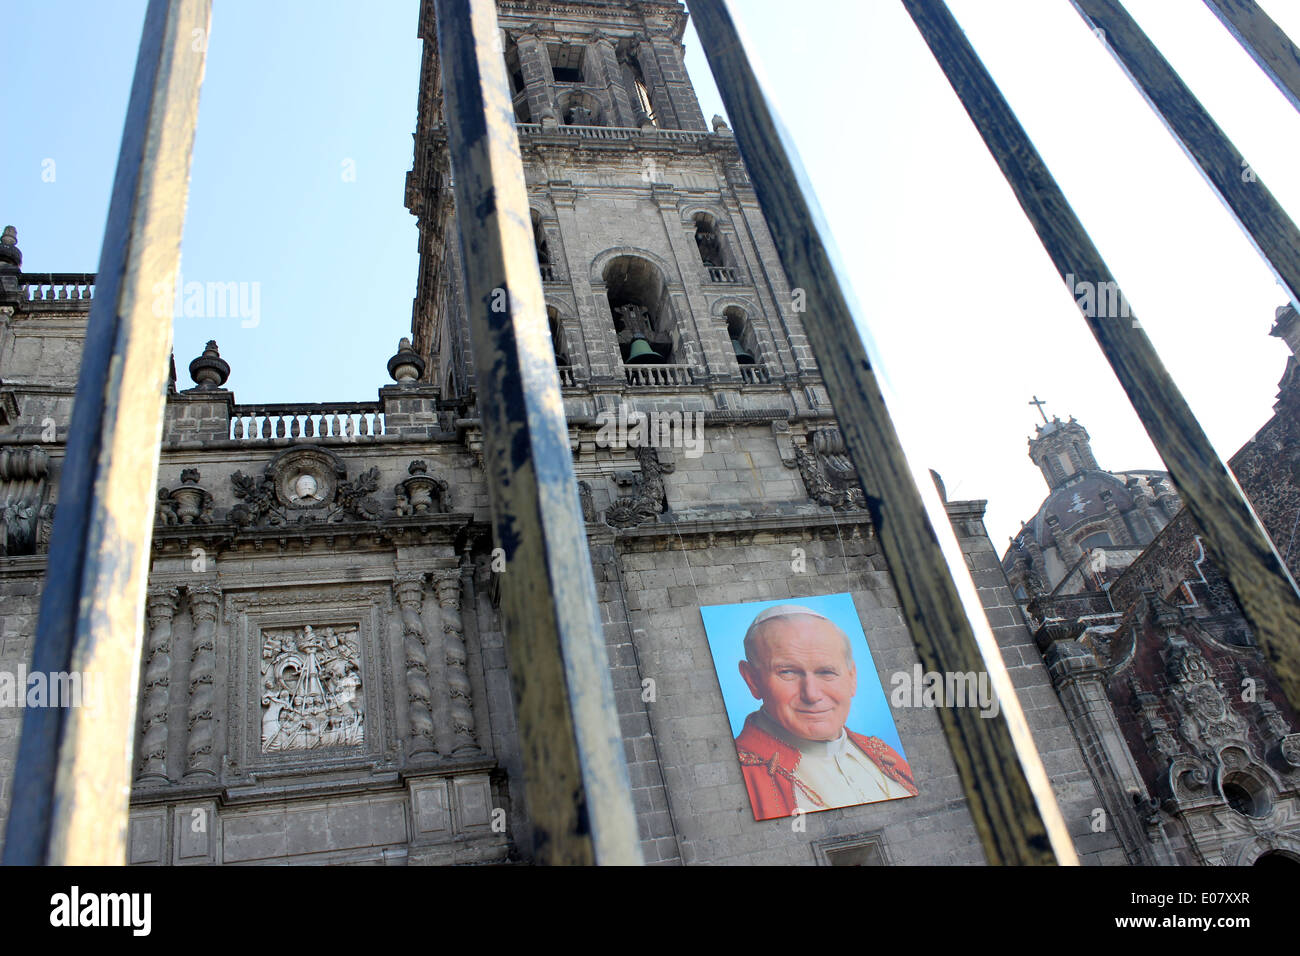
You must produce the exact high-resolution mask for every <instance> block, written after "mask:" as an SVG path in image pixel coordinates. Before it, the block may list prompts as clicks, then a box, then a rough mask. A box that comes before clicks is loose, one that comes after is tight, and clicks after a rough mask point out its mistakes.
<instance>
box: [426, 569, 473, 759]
mask: <svg viewBox="0 0 1300 956" xmlns="http://www.w3.org/2000/svg"><path fill="white" fill-rule="evenodd" d="M460 577H461V574H460V569H459V568H457V569H455V570H452V571H440V572H438V573H437V574H435V575H434V579H433V583H434V587H435V588H437V591H438V606H439V607H440V608H442V633H443V646H444V648H445V653H446V662H447V670H446V675H445V676H446V681H447V692H448V694H449V696H450V698H451V707H450V711H449V715H450V723H451V727H450V730H449V732H448V734H447V740H446V743H445V744H443V745H442V746H441V747H440V748H439V749H440V750H441V751H442V752H443V753H444V754H461V753H477V752H478V749H479V747H478V743H477V742H476V741H475V739H474V709H473V705H472V700H471V694H470V686H469V673H468V672H467V671H466V669H465V624H464V622H463V621H462V620H461V616H460V594H461V580H460Z"/></svg>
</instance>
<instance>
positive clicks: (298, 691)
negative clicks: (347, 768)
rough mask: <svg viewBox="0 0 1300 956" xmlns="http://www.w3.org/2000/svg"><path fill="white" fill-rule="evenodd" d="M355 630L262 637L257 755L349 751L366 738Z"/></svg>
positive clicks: (281, 631) (288, 631)
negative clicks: (330, 749) (322, 749)
mask: <svg viewBox="0 0 1300 956" xmlns="http://www.w3.org/2000/svg"><path fill="white" fill-rule="evenodd" d="M360 659H361V641H360V635H359V632H358V631H357V629H356V627H354V626H348V627H339V628H334V627H325V628H323V629H319V630H318V629H316V628H313V627H312V626H311V625H310V624H309V625H307V626H306V627H303V628H301V629H298V628H275V629H272V630H266V631H263V632H262V690H261V702H262V707H261V717H262V753H277V752H281V751H286V750H315V749H317V748H319V747H350V746H356V745H359V744H361V743H362V742H363V741H364V739H365V700H364V698H363V697H362V694H361V662H360Z"/></svg>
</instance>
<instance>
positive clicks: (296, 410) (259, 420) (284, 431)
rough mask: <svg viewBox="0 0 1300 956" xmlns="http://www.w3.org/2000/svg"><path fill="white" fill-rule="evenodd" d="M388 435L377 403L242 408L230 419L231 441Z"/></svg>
mask: <svg viewBox="0 0 1300 956" xmlns="http://www.w3.org/2000/svg"><path fill="white" fill-rule="evenodd" d="M384 434H387V432H386V431H385V423H384V414H383V412H382V411H381V410H380V406H379V405H378V404H375V403H364V402H356V403H351V404H346V405H238V406H236V407H235V411H234V414H233V415H231V418H230V438H232V439H236V440H241V441H273V440H275V439H286V438H301V439H322V438H338V439H342V440H345V441H347V440H357V439H372V438H378V437H379V436H381V435H384Z"/></svg>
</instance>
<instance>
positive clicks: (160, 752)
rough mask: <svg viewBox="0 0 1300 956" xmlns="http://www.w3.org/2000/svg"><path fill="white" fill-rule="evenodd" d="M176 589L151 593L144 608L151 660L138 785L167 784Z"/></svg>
mask: <svg viewBox="0 0 1300 956" xmlns="http://www.w3.org/2000/svg"><path fill="white" fill-rule="evenodd" d="M178 593H179V592H178V591H177V589H176V588H159V589H156V590H152V591H150V592H149V598H148V601H147V603H146V605H145V608H146V617H147V620H148V626H149V644H148V652H149V657H148V659H147V661H146V663H145V667H144V701H143V703H142V710H143V712H144V722H143V725H142V727H141V733H142V738H143V739H142V740H141V743H140V768H139V772H138V773H137V775H136V783H138V784H153V783H166V782H167V779H168V778H167V705H168V700H169V696H170V687H169V686H168V685H169V683H170V681H171V669H172V620H173V619H174V618H175V616H176V599H177V595H178Z"/></svg>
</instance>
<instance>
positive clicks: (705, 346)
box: [0, 0, 1132, 865]
mask: <svg viewBox="0 0 1300 956" xmlns="http://www.w3.org/2000/svg"><path fill="white" fill-rule="evenodd" d="M498 9H499V16H500V25H501V28H502V32H503V55H504V57H505V60H506V67H507V73H508V75H509V77H510V82H511V87H512V93H513V101H514V109H515V112H516V119H517V121H518V132H519V140H520V146H521V148H522V152H523V161H524V168H525V172H526V177H527V182H528V188H529V199H530V208H531V214H532V221H533V229H534V235H535V239H536V246H537V254H538V268H539V271H540V273H541V278H542V281H543V285H544V289H545V294H546V310H547V316H546V319H547V321H548V322H549V326H550V330H551V335H552V340H553V342H554V347H555V355H556V365H557V376H558V379H559V383H560V386H561V392H562V395H563V399H564V406H565V413H566V415H567V418H568V424H569V438H570V446H571V448H572V452H573V460H574V465H575V469H576V472H577V477H578V487H577V488H575V489H574V494H576V495H579V496H580V500H581V503H582V509H583V515H584V518H585V519H586V530H587V538H588V544H589V547H590V552H591V558H592V565H593V571H594V574H595V579H596V582H597V590H598V596H599V600H600V606H601V614H602V619H603V621H604V624H605V637H606V641H607V647H608V653H609V667H610V675H611V679H612V682H613V685H614V689H615V697H616V700H617V705H618V710H619V719H620V730H621V733H622V736H623V739H624V742H625V753H626V758H627V763H628V766H629V771H630V778H631V784H632V787H633V797H634V800H635V808H636V812H637V817H638V823H639V827H640V836H641V845H642V849H643V852H644V856H645V859H646V860H647V861H648V862H651V863H658V864H672V865H678V864H717V863H779V864H815V863H830V864H845V863H877V864H879V863H895V864H920V863H948V864H974V863H979V862H981V861H982V859H983V856H982V853H981V850H980V846H979V843H978V839H977V836H976V832H975V828H974V825H973V823H972V820H971V816H970V813H969V811H968V808H967V804H966V800H965V797H964V794H963V791H962V788H961V786H960V784H959V782H958V778H957V772H956V767H955V765H954V762H953V759H952V754H951V753H950V751H949V749H948V745H947V742H946V740H945V738H944V736H943V733H942V731H941V729H940V724H939V719H938V715H937V713H936V711H935V710H934V709H933V708H928V707H923V706H898V707H895V708H894V709H893V713H892V716H893V719H894V722H895V724H896V726H897V730H898V733H899V735H900V738H901V740H902V741H903V743H904V745H905V747H906V751H907V759H908V761H909V762H910V765H911V771H912V774H913V775H914V777H915V781H916V788H917V790H918V793H917V794H916V795H915V796H910V797H908V798H906V799H894V800H889V801H887V802H880V803H873V804H866V805H859V806H854V807H846V808H842V809H832V810H826V811H823V812H819V813H816V814H811V815H808V816H807V817H806V818H801V819H799V820H798V821H797V824H798V825H794V824H792V822H791V820H788V819H775V820H766V821H761V822H758V821H756V820H755V819H754V816H753V814H752V813H751V810H750V806H749V802H748V799H747V794H746V789H745V786H744V784H743V782H742V776H741V769H740V767H739V765H738V762H737V754H736V748H735V746H734V743H733V733H732V730H731V728H730V727H729V725H728V717H727V714H726V712H725V710H724V704H723V698H722V694H721V692H720V687H719V680H718V677H717V676H716V675H715V671H714V668H713V664H712V662H711V659H710V649H709V645H708V643H707V642H706V635H705V631H704V628H703V625H702V623H701V613H700V608H701V606H705V605H717V604H725V603H735V602H746V601H760V600H793V601H797V600H798V599H800V598H810V597H816V596H819V595H828V594H833V593H839V592H847V593H849V594H851V596H852V601H853V605H854V607H855V609H856V611H857V614H858V616H859V618H860V620H861V623H862V626H863V629H864V631H865V634H866V638H867V642H868V645H869V647H870V650H871V654H872V658H873V663H874V669H875V671H876V674H874V675H867V677H870V678H878V679H879V680H880V681H881V683H882V685H883V686H884V687H886V688H888V687H890V686H891V675H895V674H900V673H903V674H910V673H911V672H912V671H913V668H914V667H917V666H919V662H918V660H917V657H916V654H915V651H914V649H913V646H912V643H911V640H910V638H909V635H908V633H907V629H906V627H905V626H904V623H903V621H902V619H901V617H900V614H899V611H898V602H897V598H896V596H895V593H894V589H893V585H892V583H891V579H890V575H889V573H888V571H887V570H886V568H885V563H884V560H883V558H882V556H881V553H880V549H879V546H878V544H877V541H876V539H875V535H874V531H873V527H872V523H871V520H870V518H869V515H868V513H867V511H866V510H865V508H864V507H863V505H864V498H863V491H862V489H861V487H860V485H859V483H858V479H857V476H856V473H855V472H854V469H853V467H852V464H851V462H850V461H849V459H848V456H847V454H846V451H845V447H844V443H843V439H842V437H841V435H840V432H839V430H838V428H837V424H836V418H835V412H834V409H833V408H832V407H831V405H830V402H829V399H828V396H827V392H826V389H825V386H824V384H823V383H822V380H821V378H820V376H819V373H818V368H817V364H816V361H815V359H814V356H813V354H812V352H811V350H810V348H809V345H808V341H807V339H806V337H805V334H804V331H803V327H802V323H801V315H800V312H799V309H798V301H799V297H798V296H797V294H796V293H795V290H792V289H791V288H790V287H789V284H788V282H787V280H786V278H785V276H784V275H783V272H782V269H781V266H780V263H779V261H778V259H777V256H776V254H775V250H774V247H773V243H772V239H771V237H770V235H769V233H768V227H767V224H766V223H765V221H764V219H763V216H762V214H761V212H760V210H759V206H758V202H757V200H756V197H755V194H754V191H753V188H752V186H751V185H750V182H749V180H748V177H747V175H746V173H745V169H744V166H743V164H742V162H741V157H740V154H739V151H738V149H737V147H736V144H735V141H734V139H733V138H732V136H731V134H730V131H729V130H728V128H727V126H726V124H725V123H724V122H723V121H722V120H721V119H720V118H714V119H713V120H712V122H706V120H705V118H704V116H703V115H702V114H701V112H700V107H699V105H698V102H697V100H696V96H695V93H694V90H693V87H692V85H691V82H690V79H689V78H688V76H687V75H686V71H685V69H684V66H683V50H682V35H683V30H684V27H685V22H686V11H685V10H684V8H683V7H682V6H681V5H680V4H678V3H675V2H661V0H645V2H635V0H609V2H604V0H601V2H597V0H567V2H562V3H543V2H536V0H501V2H500V3H499V4H498ZM418 29H419V33H420V36H421V37H422V38H423V40H424V60H423V67H422V71H421V87H420V91H419V100H418V120H417V127H416V135H415V158H414V163H413V168H412V170H411V172H410V174H409V176H408V178H407V182H406V186H405V201H406V205H407V207H408V208H409V209H410V211H411V213H412V214H413V215H414V216H415V217H416V218H417V220H418V224H419V234H420V249H421V260H420V269H419V277H418V283H417V287H416V293H415V300H414V307H413V315H412V327H411V335H410V338H409V339H404V340H403V342H402V343H401V345H400V346H399V348H398V350H397V352H396V354H395V355H394V356H393V358H392V359H391V360H390V362H389V364H388V373H389V376H390V377H391V379H392V383H391V384H387V385H384V386H383V387H381V388H379V391H378V397H377V400H376V401H375V402H371V403H360V404H356V403H345V404H330V403H328V402H323V401H320V400H319V398H320V397H319V396H315V397H311V399H310V400H309V401H307V402H304V403H303V404H301V405H283V406H255V405H244V404H240V403H238V402H237V401H236V398H235V394H234V392H233V391H232V390H230V389H229V388H227V384H228V382H229V381H231V380H232V379H233V380H234V381H235V382H237V381H238V369H234V370H232V369H231V368H230V366H229V365H228V364H227V363H226V362H225V360H223V359H222V358H221V356H220V353H219V349H218V346H217V345H216V344H215V343H210V344H209V346H208V348H207V349H205V350H204V352H203V354H202V355H200V356H197V357H195V358H194V360H193V361H192V362H191V363H190V365H189V377H190V379H191V380H192V382H193V384H192V386H191V385H189V383H188V382H184V381H179V380H177V381H174V384H173V387H172V389H171V390H170V393H169V395H168V401H167V411H166V423H165V428H164V434H163V445H162V464H161V468H160V471H159V479H158V481H159V487H158V489H157V521H156V525H155V529H154V542H153V555H152V563H151V569H150V578H149V592H148V605H147V613H146V621H145V627H146V632H145V638H144V648H143V656H142V660H141V662H140V674H141V680H140V686H139V689H138V692H139V728H138V738H137V742H136V757H135V782H134V786H133V789H132V795H131V827H130V836H129V849H128V853H129V862H131V863H133V864H176V865H190V864H243V863H270V862H277V863H283V862H289V863H340V864H343V863H375V864H420V863H435V864H436V863H500V862H507V861H513V862H527V860H528V852H529V851H528V848H529V847H530V845H531V840H530V836H529V808H528V781H527V780H526V779H525V777H524V772H523V769H522V766H521V762H520V758H519V752H518V744H517V736H516V723H515V713H514V703H513V699H512V695H511V687H510V671H511V666H512V662H511V660H510V659H509V656H508V654H507V652H506V645H505V642H504V640H503V635H502V633H501V630H500V624H499V621H498V617H497V613H496V609H495V604H494V600H495V595H496V594H497V589H498V585H499V580H500V575H501V574H502V573H506V574H508V573H509V571H508V570H505V571H502V569H501V568H500V567H499V566H497V564H496V562H495V560H494V557H493V547H494V545H493V542H492V540H491V537H490V525H489V522H488V500H487V494H486V489H485V485H484V482H483V473H482V464H481V450H482V434H481V430H480V425H479V419H478V401H479V396H478V394H477V390H476V382H475V376H474V371H473V368H474V365H473V356H472V351H471V346H470V343H469V338H468V334H467V325H466V318H465V312H464V306H463V298H462V292H461V271H460V261H459V257H460V250H459V248H458V241H457V238H456V237H457V229H456V219H455V216H456V211H455V209H454V207H453V201H452V195H451V191H450V189H449V177H450V176H451V172H452V171H451V169H450V167H449V160H448V154H447V148H446V128H445V126H444V116H443V114H442V111H441V92H440V83H441V77H440V69H439V63H438V59H437V54H436V38H435V25H434V23H433V13H432V6H431V4H427V3H426V4H424V6H423V9H422V10H421V14H420V19H419V24H418ZM394 198H395V199H396V196H395V197H394ZM93 284H94V277H93V276H90V275H68V274H62V275H49V274H46V275H32V274H28V273H24V272H23V271H22V257H21V253H20V252H19V251H18V246H17V237H16V235H14V234H13V233H12V232H10V233H9V234H8V235H7V236H6V239H5V241H4V243H3V245H2V246H0V383H2V384H0V444H2V447H3V451H2V452H0V507H3V509H4V523H3V527H4V538H3V545H4V548H3V551H0V599H2V600H3V602H4V607H5V612H4V615H3V625H2V626H3V631H0V670H7V671H17V670H18V669H19V668H21V667H23V666H25V662H26V661H27V660H29V658H30V654H31V648H32V641H33V638H34V634H35V626H36V615H37V609H38V606H39V596H40V588H41V581H42V576H43V573H44V561H45V550H46V543H47V541H48V538H49V527H50V522H51V520H52V517H53V515H54V513H55V511H56V509H57V507H58V501H57V490H58V478H59V470H60V463H61V459H62V442H63V441H64V439H65V437H66V429H67V423H68V421H69V418H70V411H71V405H72V400H73V391H74V386H75V381H76V375H77V368H78V364H79V358H80V349H81V342H82V337H83V335H84V330H85V323H86V318H87V313H88V307H89V301H88V300H89V298H90V297H91V296H92V295H93ZM375 371H376V373H377V374H376V378H377V379H378V378H379V375H378V373H379V371H380V370H378V369H377V370H375ZM173 378H174V379H176V378H178V377H177V376H173ZM633 413H646V414H649V413H654V414H656V415H657V416H660V420H661V421H666V422H668V423H669V424H670V425H671V426H673V427H676V428H679V431H678V432H676V433H674V434H676V435H677V436H678V437H679V438H680V439H681V440H680V441H669V442H656V441H650V440H645V439H641V440H610V438H609V433H608V432H607V431H604V430H605V429H607V428H609V426H610V423H611V422H614V423H617V422H618V421H619V420H620V418H621V420H623V421H628V420H629V419H630V418H631V420H635V419H634V417H632V416H633ZM983 509H984V503H983V502H981V501H949V502H947V510H948V514H949V517H950V519H951V521H952V524H953V528H954V530H955V531H956V533H957V535H958V538H959V540H960V542H961V545H962V548H963V551H964V552H965V555H966V558H967V561H968V562H969V565H970V568H971V571H972V573H973V575H974V579H975V582H976V585H977V587H978V588H979V591H980V593H981V596H982V597H983V601H984V604H985V607H986V610H987V614H988V617H989V620H990V623H991V624H992V626H993V629H994V633H995V634H996V636H997V639H998V642H999V645H1000V647H1001V648H1002V652H1003V655H1004V657H1005V660H1006V663H1007V665H1008V667H1009V668H1010V671H1011V674H1012V676H1013V680H1014V683H1015V685H1016V687H1017V691H1018V694H1019V696H1020V701H1021V704H1022V706H1023V707H1024V709H1025V712H1026V714H1027V716H1028V718H1029V721H1030V724H1031V727H1032V730H1033V733H1034V737H1035V740H1036V742H1037V744H1038V747H1039V749H1040V751H1041V753H1042V755H1043V760H1044V763H1045V764H1046V768H1047V771H1048V774H1049V776H1050V778H1051V780H1052V782H1053V784H1054V786H1055V788H1056V792H1057V795H1058V797H1059V800H1060V803H1061V806H1062V810H1063V812H1064V814H1065V818H1066V821H1067V824H1068V826H1069V830H1070V833H1071V835H1072V836H1073V838H1074V840H1075V843H1076V847H1077V849H1078V851H1079V853H1080V856H1081V857H1082V859H1083V860H1084V861H1085V862H1088V863H1124V862H1126V860H1129V859H1132V856H1131V854H1126V851H1125V848H1124V847H1123V845H1122V844H1121V841H1120V840H1119V838H1118V836H1117V835H1116V834H1115V832H1114V830H1113V829H1112V828H1110V827H1108V826H1106V825H1105V822H1104V821H1105V820H1106V819H1107V814H1109V813H1113V812H1114V811H1115V808H1114V807H1109V806H1108V805H1107V804H1106V800H1105V796H1104V793H1105V791H1104V790H1103V788H1101V787H1099V786H1098V781H1097V780H1096V779H1094V776H1093V775H1092V774H1091V773H1090V770H1089V767H1090V764H1089V763H1088V761H1087V760H1085V757H1084V754H1083V753H1082V752H1081V751H1080V748H1079V746H1078V743H1077V742H1076V738H1075V735H1074V732H1073V731H1072V729H1071V726H1070V724H1069V722H1068V721H1067V719H1066V716H1065V712H1064V711H1063V709H1062V707H1061V704H1060V702H1059V700H1058V698H1057V696H1056V694H1055V693H1054V692H1053V689H1052V684H1051V680H1050V678H1049V675H1048V672H1047V669H1046V668H1045V667H1044V665H1043V660H1042V657H1041V654H1040V652H1039V650H1038V649H1037V647H1036V646H1035V644H1034V640H1033V638H1032V637H1031V635H1030V633H1029V631H1028V629H1027V628H1026V626H1025V623H1024V619H1023V617H1022V614H1021V609H1020V607H1019V606H1018V604H1017V601H1016V599H1015V597H1014V596H1013V594H1012V592H1011V589H1010V587H1009V585H1008V582H1007V577H1006V574H1005V573H1004V571H1003V569H1002V567H1001V564H1000V562H999V559H998V555H997V554H996V552H995V551H994V548H993V546H992V544H991V543H990V542H989V540H988V537H987V534H986V532H985V529H984V525H983V521H982V517H983ZM20 722H21V710H19V709H15V708H10V709H0V812H5V811H7V808H8V799H9V785H8V784H9V781H8V778H9V776H10V774H11V773H12V765H13V760H14V755H15V753H16V749H17V733H18V727H19V724H20ZM1099 819H1100V820H1102V821H1103V822H1102V825H1101V826H1098V820H1099ZM200 821H201V822H202V825H197V823H198V822H200Z"/></svg>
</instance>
